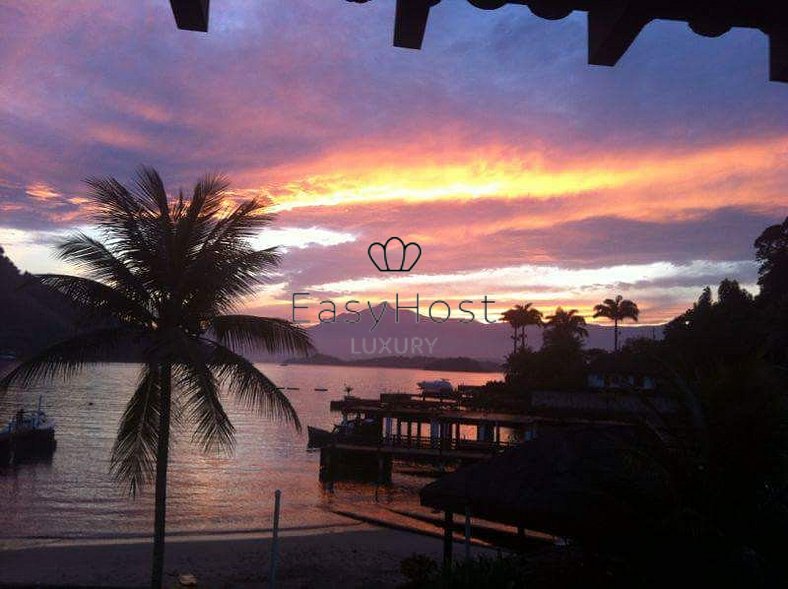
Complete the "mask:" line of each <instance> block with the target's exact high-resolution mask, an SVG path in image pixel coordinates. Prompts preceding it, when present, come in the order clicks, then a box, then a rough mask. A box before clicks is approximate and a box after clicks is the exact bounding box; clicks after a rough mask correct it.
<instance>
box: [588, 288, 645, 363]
mask: <svg viewBox="0 0 788 589" xmlns="http://www.w3.org/2000/svg"><path fill="white" fill-rule="evenodd" d="M638 315H640V310H639V309H638V306H637V305H636V304H635V303H634V302H632V301H630V300H629V299H625V298H624V297H622V296H621V295H617V296H616V298H615V299H605V300H604V301H602V304H600V305H596V306H595V307H594V319H596V318H597V317H605V318H607V319H610V320H611V321H613V351H614V352H618V324H619V322H621V321H624V319H632V320H633V321H637V320H638Z"/></svg>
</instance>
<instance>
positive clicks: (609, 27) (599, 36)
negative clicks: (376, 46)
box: [170, 0, 788, 82]
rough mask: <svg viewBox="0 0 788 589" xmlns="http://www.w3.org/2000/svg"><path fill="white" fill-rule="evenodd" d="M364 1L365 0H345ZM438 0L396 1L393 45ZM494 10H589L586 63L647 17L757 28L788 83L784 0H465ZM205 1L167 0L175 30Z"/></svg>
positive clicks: (199, 17) (423, 20)
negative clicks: (513, 7)
mask: <svg viewBox="0 0 788 589" xmlns="http://www.w3.org/2000/svg"><path fill="white" fill-rule="evenodd" d="M347 1H348V2H355V3H358V4H363V3H365V2H368V1H369V0H347ZM440 1H441V0H397V7H396V12H395V17H394V45H395V46H396V47H405V48H409V49H421V45H422V42H423V40H424V34H425V31H426V28H427V21H428V19H429V14H430V9H431V8H432V7H433V6H435V5H436V4H438V3H439V2H440ZM468 2H470V3H471V4H473V5H474V6H476V7H477V8H481V9H484V10H493V9H496V8H501V7H503V6H505V5H506V4H522V5H525V6H528V7H529V8H530V10H531V12H533V13H534V14H535V15H536V16H539V17H541V18H545V19H549V20H555V19H561V18H565V17H567V16H569V14H571V13H572V12H574V11H582V12H586V13H587V14H588V63H590V64H592V65H603V66H614V65H616V63H618V61H619V59H621V57H622V56H623V55H624V53H626V51H627V49H629V47H630V45H632V43H633V41H634V40H635V39H636V38H637V36H638V35H639V34H640V32H641V31H642V30H643V27H645V26H646V25H647V24H648V23H649V22H651V21H652V20H673V21H683V22H686V23H687V24H688V25H689V26H690V28H691V29H692V30H693V31H695V32H696V33H697V34H699V35H703V36H706V37H718V36H720V35H723V34H724V33H726V32H728V31H729V30H730V29H731V28H732V27H743V28H752V29H759V30H761V31H763V32H764V33H765V34H766V35H767V36H768V37H769V79H770V80H772V81H776V82H788V1H786V0H748V1H742V0H468ZM208 3H209V0H170V4H171V5H172V11H173V14H174V15H175V22H176V23H177V25H178V28H180V29H186V30H191V31H207V30H208Z"/></svg>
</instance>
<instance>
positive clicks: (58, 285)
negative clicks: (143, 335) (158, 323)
mask: <svg viewBox="0 0 788 589" xmlns="http://www.w3.org/2000/svg"><path fill="white" fill-rule="evenodd" d="M36 277H37V278H38V279H39V280H40V282H41V283H42V284H43V285H44V286H46V287H47V288H50V289H52V290H54V291H56V292H58V293H60V294H61V295H63V296H64V297H66V298H67V299H68V300H69V301H70V302H71V303H72V304H73V305H74V306H75V307H77V308H78V309H80V310H83V311H86V312H87V313H88V314H89V315H90V316H91V318H98V319H102V318H104V319H106V318H108V317H111V318H113V319H116V320H118V321H121V322H123V323H130V324H136V325H141V326H148V325H150V324H151V323H152V322H153V321H154V317H153V315H151V313H150V311H149V310H148V309H147V308H145V307H144V306H143V305H142V304H140V303H138V302H137V301H135V300H133V299H130V298H128V297H127V296H126V295H125V294H123V292H122V291H121V290H119V289H116V288H112V287H110V286H107V285H106V284H102V283H101V282H97V281H95V280H90V279H89V278H81V277H79V276H67V275H64V274H38V275H37V276H36Z"/></svg>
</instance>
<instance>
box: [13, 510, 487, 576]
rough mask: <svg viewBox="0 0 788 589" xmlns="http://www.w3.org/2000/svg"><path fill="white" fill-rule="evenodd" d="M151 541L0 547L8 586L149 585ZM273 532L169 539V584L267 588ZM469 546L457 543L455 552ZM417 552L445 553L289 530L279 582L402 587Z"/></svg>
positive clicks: (342, 529) (430, 544) (355, 530)
mask: <svg viewBox="0 0 788 589" xmlns="http://www.w3.org/2000/svg"><path fill="white" fill-rule="evenodd" d="M151 546H152V541H151V540H150V539H148V540H143V539H135V540H134V541H122V540H121V541H119V542H111V541H110V542H107V541H103V542H99V543H84V542H82V543H60V544H54V545H46V546H36V547H27V548H21V547H20V548H18V549H12V550H7V549H4V550H2V551H0V585H2V586H14V585H16V586H24V585H30V584H36V585H39V586H47V585H49V586H63V585H68V586H72V587H79V586H81V587H91V586H92V587H138V586H139V587H142V586H145V585H147V583H148V581H149V579H148V575H149V574H150V556H151V555H150V551H151ZM480 550H481V551H485V552H487V551H488V549H484V548H479V547H476V546H474V547H473V549H472V551H473V553H478V551H480ZM270 551H271V538H270V535H269V537H265V536H263V535H258V536H256V537H234V536H224V537H221V538H217V537H215V536H210V537H208V536H198V537H189V536H182V537H175V538H168V541H167V548H166V551H165V585H166V586H173V585H177V580H178V576H179V575H182V574H192V575H194V576H196V577H197V580H198V586H199V587H241V588H245V587H250V588H251V587H264V586H266V583H267V581H268V572H269V567H270V558H271V555H270ZM460 552H462V551H461V550H460V549H459V546H455V554H457V553H460ZM413 554H426V555H428V556H430V557H432V558H434V559H435V560H436V561H440V559H441V557H442V541H441V540H440V539H437V538H433V537H428V536H425V535H421V534H416V533H409V532H404V531H400V530H392V529H383V528H380V527H377V526H372V525H368V524H363V523H354V524H352V525H350V526H339V527H336V526H334V527H332V528H329V529H325V528H324V529H320V530H317V529H315V530H311V531H310V530H287V531H285V530H282V531H280V536H279V562H278V569H277V570H278V573H277V586H279V587H294V588H295V587H311V586H315V585H317V584H320V585H321V586H323V587H342V588H343V589H346V588H348V587H369V586H376V587H380V588H383V587H397V586H398V585H400V584H401V583H403V582H404V580H405V579H404V577H403V576H402V574H401V572H400V563H401V561H402V560H403V559H404V558H407V557H409V556H411V555H413Z"/></svg>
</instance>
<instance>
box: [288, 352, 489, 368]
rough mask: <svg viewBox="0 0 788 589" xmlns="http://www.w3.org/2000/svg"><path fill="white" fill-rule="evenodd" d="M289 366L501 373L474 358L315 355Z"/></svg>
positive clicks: (298, 359) (485, 362) (291, 359)
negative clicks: (346, 358) (348, 358)
mask: <svg viewBox="0 0 788 589" xmlns="http://www.w3.org/2000/svg"><path fill="white" fill-rule="evenodd" d="M287 363H288V364H314V365H328V366H378V367H383V368H418V369H422V370H441V371H446V372H500V371H501V366H500V364H499V363H496V362H490V361H486V360H474V359H473V358H463V357H458V358H433V357H431V356H372V357H369V358H361V359H356V360H343V359H342V358H337V357H336V356H329V355H327V354H313V355H312V356H309V357H308V358H290V359H289V360H287Z"/></svg>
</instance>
